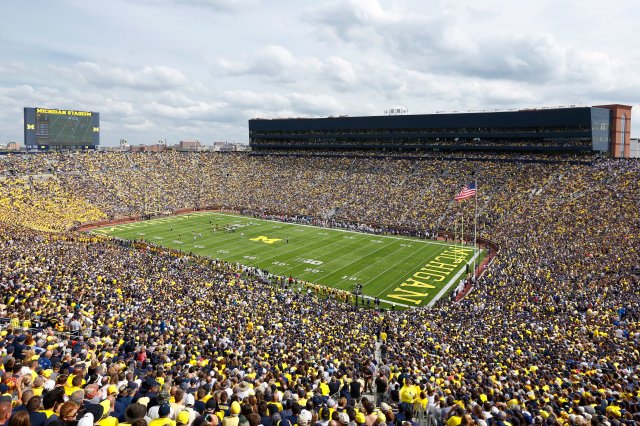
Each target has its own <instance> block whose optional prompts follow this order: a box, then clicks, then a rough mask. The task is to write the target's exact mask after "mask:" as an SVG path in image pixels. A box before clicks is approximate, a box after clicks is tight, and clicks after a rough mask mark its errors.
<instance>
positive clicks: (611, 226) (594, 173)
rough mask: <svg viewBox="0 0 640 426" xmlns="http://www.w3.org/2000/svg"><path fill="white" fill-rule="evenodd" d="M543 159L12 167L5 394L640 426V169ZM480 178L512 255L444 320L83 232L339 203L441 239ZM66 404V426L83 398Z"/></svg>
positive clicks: (2, 220) (1, 217) (484, 214)
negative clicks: (201, 214) (90, 224)
mask: <svg viewBox="0 0 640 426" xmlns="http://www.w3.org/2000/svg"><path fill="white" fill-rule="evenodd" d="M528 160H531V159H530V158H527V159H522V161H517V159H513V158H510V157H508V156H501V157H491V156H490V155H478V156H469V157H468V158H462V159H459V160H457V161H451V158H438V157H428V156H424V157H416V158H408V157H400V156H387V157H374V156H366V155H355V156H350V157H332V156H323V155H305V156H279V155H265V156H252V155H246V154H225V155H222V154H213V153H180V152H167V153H162V154H123V153H90V154H75V155H65V154H46V155H38V156H24V155H22V156H20V155H15V156H6V157H3V158H2V160H1V161H0V265H1V266H2V268H1V270H0V288H1V289H2V295H3V301H2V302H3V304H2V305H1V306H0V316H2V317H3V318H6V321H7V324H6V325H5V326H4V329H3V331H2V337H0V339H1V340H0V345H1V347H0V350H2V355H3V356H4V358H3V367H2V371H4V373H3V374H2V384H3V385H6V389H4V388H3V392H2V393H3V394H7V395H9V396H10V397H13V398H17V397H18V396H22V395H24V394H25V393H26V394H27V395H29V394H28V393H27V392H24V391H25V390H30V389H31V390H33V391H34V393H36V394H40V395H45V400H47V396H46V395H47V394H49V395H50V397H49V400H51V399H53V398H54V396H55V392H57V391H56V386H59V387H61V388H63V389H64V391H65V392H68V393H67V395H68V396H70V401H72V402H73V401H75V402H78V403H80V405H82V407H84V409H83V410H81V411H80V416H85V415H87V414H86V413H93V414H92V418H91V419H89V418H88V417H87V418H85V420H86V421H87V422H96V423H98V424H103V425H106V424H107V423H109V422H111V423H112V424H116V422H117V421H120V422H125V421H126V422H127V423H132V424H133V422H134V420H135V419H136V417H135V416H134V414H135V413H134V411H136V410H135V409H134V408H139V407H137V405H136V404H134V402H143V403H146V408H145V407H143V409H142V410H143V411H142V416H140V417H143V416H144V413H147V415H148V416H149V418H148V421H151V420H152V419H153V418H155V417H158V416H160V417H162V416H168V417H169V418H172V419H174V420H178V421H185V419H187V420H186V422H187V423H186V424H189V425H191V424H195V425H196V426H199V425H201V424H204V423H207V424H214V425H215V424H218V423H219V422H221V423H223V424H225V423H226V424H227V425H231V424H235V423H234V422H235V421H236V420H235V419H234V417H235V416H238V417H239V420H237V422H239V423H243V424H250V425H252V426H257V425H258V424H263V425H264V426H269V425H270V424H272V425H273V424H276V422H278V421H280V425H284V424H286V423H283V421H285V419H286V421H290V422H291V424H305V422H311V423H313V424H315V423H316V422H318V423H320V424H322V425H323V426H325V425H328V424H329V422H330V421H333V422H335V423H332V424H336V425H337V424H338V423H343V424H344V425H346V424H349V425H351V424H358V425H361V424H366V425H367V426H372V425H374V424H377V425H382V424H386V423H391V422H395V423H396V424H398V425H401V426H404V425H406V424H405V423H403V422H405V421H408V422H412V424H414V425H415V424H417V423H420V424H423V425H426V424H438V425H443V424H447V425H448V426H449V425H456V426H457V425H458V424H497V425H502V424H505V425H506V424H511V425H515V424H518V425H522V424H532V423H536V424H562V425H573V424H607V423H609V424H635V423H634V422H638V421H640V403H639V401H640V381H639V379H638V376H639V375H640V367H639V366H640V349H639V347H638V344H639V339H640V327H639V326H640V323H639V319H640V311H639V308H638V306H640V289H639V288H638V286H637V281H636V278H634V274H635V271H636V268H637V267H638V264H639V263H640V252H639V250H640V214H639V213H638V212H639V211H640V201H639V199H638V195H637V194H638V193H639V190H640V180H639V179H638V177H639V176H640V162H638V161H621V160H608V159H605V160H597V161H593V162H591V161H585V162H580V161H574V162H571V161H565V160H561V161H558V162H551V163H547V162H530V161H528ZM473 180H477V182H478V213H479V233H480V235H482V236H484V237H487V238H490V239H492V240H494V241H496V242H497V243H498V244H499V246H500V254H499V256H497V257H496V258H495V260H494V262H493V264H492V265H491V266H490V267H489V269H488V270H487V272H486V274H485V275H484V276H483V277H482V278H481V279H480V280H479V281H478V282H477V284H476V286H475V287H474V288H473V290H472V291H471V293H470V294H469V295H468V296H467V297H466V298H464V299H463V300H462V301H461V302H459V303H451V302H450V301H444V300H443V301H441V302H439V303H438V304H437V305H436V306H435V307H434V308H433V309H429V310H410V311H402V312H386V313H384V314H382V313H379V312H376V311H374V310H366V309H363V310H358V311H353V310H352V309H351V308H350V307H348V306H347V305H345V304H342V303H339V302H336V301H332V300H318V299H316V298H314V297H313V296H312V295H309V294H306V293H304V292H303V293H298V292H296V291H292V290H281V289H279V288H277V287H274V286H270V285H267V284H264V283H262V282H261V281H260V280H259V279H258V277H256V276H255V275H254V274H253V272H252V270H251V269H250V268H245V267H243V266H241V265H235V264H227V263H225V262H222V261H215V260H211V259H205V258H199V257H197V256H182V255H180V254H176V253H175V252H171V251H168V250H167V251H164V250H159V249H153V250H151V249H145V248H143V247H142V246H137V247H127V246H125V245H123V244H121V243H116V242H113V241H111V240H110V239H109V238H106V237H97V236H90V235H86V234H82V233H77V232H73V231H69V229H70V228H72V227H73V226H74V225H76V224H78V223H81V222H87V221H93V220H98V219H102V218H105V217H111V218H114V217H119V216H129V215H140V214H143V213H147V212H160V211H174V210H177V209H182V208H205V207H207V206H223V207H226V208H230V209H231V208H232V209H238V210H239V209H250V210H253V211H264V212H272V213H273V212H279V213H285V214H305V215H311V216H317V217H319V216H321V215H322V214H323V213H325V212H327V211H330V210H332V209H335V210H334V213H335V217H334V219H333V220H336V221H340V220H346V221H355V222H359V223H370V224H371V223H374V224H380V225H384V226H387V227H394V226H409V227H416V228H420V229H424V230H426V231H429V232H434V231H437V230H449V229H450V227H451V226H452V224H453V223H454V222H455V220H456V217H457V216H459V215H460V214H464V215H465V217H466V220H471V219H472V217H473V213H474V209H473V204H472V203H470V202H469V203H467V204H463V205H457V204H456V203H455V202H453V201H452V199H453V196H454V195H455V193H456V192H457V191H458V190H459V189H460V188H461V187H462V186H463V185H464V184H467V183H469V182H470V181H473ZM43 231H57V232H55V233H48V232H43ZM25 321H26V324H25ZM30 328H36V329H35V330H30ZM12 373H16V374H19V376H15V377H14V376H13V374H12ZM74 375H78V376H80V377H81V378H82V379H78V382H79V383H80V384H79V385H78V384H76V385H74V384H73V383H72V382H73V376H74ZM82 380H84V381H85V382H84V384H82V383H83V382H82ZM16 381H17V382H19V384H17V383H16ZM336 382H337V384H336ZM383 382H384V383H383ZM87 385H88V386H87ZM91 385H95V387H96V388H98V389H101V393H99V394H96V393H94V392H93V387H91ZM83 386H84V394H83V395H80V397H78V394H74V391H78V390H80V388H82V387H83ZM377 387H379V390H380V391H378V389H376V388H377ZM43 389H46V390H43ZM60 392H62V391H60ZM358 392H359V393H360V394H366V395H367V396H369V398H367V400H366V401H364V400H363V401H360V398H359V396H360V395H357V394H358ZM62 393H64V392H62ZM183 394H187V395H193V400H195V401H192V398H191V397H188V398H186V399H184V397H183V396H182V395H183ZM74 395H75V399H74ZM225 395H226V396H225ZM341 397H344V398H345V401H344V403H343V401H341ZM78 398H79V399H78ZM47 401H48V400H47ZM83 401H84V402H83ZM105 401H107V402H106V403H105ZM235 401H238V402H239V403H240V405H239V407H237V408H236V406H235V405H234V404H233V402H235ZM383 402H384V405H383V404H382V403H383ZM165 403H166V404H167V407H168V408H166V407H165V406H164V404H165ZM3 404H5V402H4V399H3V400H0V415H1V414H2V413H3V411H2V410H3ZM19 404H20V403H19V402H18V401H16V402H15V403H14V405H15V406H17V405H19ZM55 404H56V405H53V406H54V407H57V408H58V411H57V414H56V415H57V416H62V413H61V411H60V410H59V408H61V407H64V404H69V402H64V400H63V397H62V395H60V396H57V397H56V399H55ZM370 404H374V405H376V406H379V407H381V408H386V407H385V406H386V405H387V404H388V405H390V406H391V408H392V409H393V410H391V411H388V410H384V409H383V410H380V411H379V412H378V411H374V409H373V407H370ZM190 405H192V407H190ZM68 407H71V406H68ZM98 407H99V408H98ZM128 407H129V408H128ZM154 407H159V408H155V410H154ZM276 407H277V408H276ZM45 408H46V407H45ZM71 408H73V407H71ZM76 408H77V407H76ZM165 408H166V410H168V411H166V410H165ZM301 409H304V410H303V411H302V413H301V411H300V410H301ZM182 410H186V412H188V413H189V416H188V417H185V416H186V415H183V416H180V414H181V412H182ZM305 410H306V411H305ZM323 410H328V411H329V412H330V415H329V418H330V420H327V419H325V420H323V418H324V416H323ZM14 411H15V408H14ZM63 411H64V410H63ZM165 411H166V412H167V414H166V415H165V414H162V413H165ZM236 411H237V412H236ZM64 412H65V413H66V411H64ZM45 413H46V414H47V416H48V417H51V414H52V412H51V410H50V411H49V412H47V411H46V410H45ZM208 413H211V414H212V415H214V416H208V415H207V414H208ZM342 413H344V414H345V416H342V415H341V414H342ZM216 414H217V415H218V416H219V417H215V415H216ZM254 414H255V415H254ZM307 414H308V415H309V420H307ZM414 414H415V415H416V417H415V419H413V420H412V415H414ZM14 415H15V414H14ZM87 416H88V415H87ZM256 416H257V417H256ZM96 417H102V419H99V418H96ZM140 417H137V418H140ZM116 419H117V420H116ZM224 419H226V421H225V420H224ZM269 422H271V423H269Z"/></svg>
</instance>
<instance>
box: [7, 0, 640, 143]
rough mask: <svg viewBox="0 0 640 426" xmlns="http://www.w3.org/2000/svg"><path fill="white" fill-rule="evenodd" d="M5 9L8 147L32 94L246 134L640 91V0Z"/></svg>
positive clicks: (609, 99)
mask: <svg viewBox="0 0 640 426" xmlns="http://www.w3.org/2000/svg"><path fill="white" fill-rule="evenodd" d="M0 17H1V18H0V23H1V25H0V143H7V142H9V141H18V142H20V143H21V144H22V142H23V130H22V129H23V124H22V120H23V118H22V117H23V107H25V106H33V107H35V106H38V107H47V108H61V109H79V110H90V111H98V112H100V114H101V115H100V119H101V144H102V145H105V146H113V145H116V144H117V143H118V141H119V140H120V139H126V140H128V141H129V142H130V143H134V144H135V143H154V142H156V141H158V140H159V139H165V138H166V139H167V141H168V143H169V144H174V143H177V142H178V141H180V140H193V139H198V140H200V141H202V142H204V143H207V144H209V143H211V142H213V141H230V142H241V143H246V142H247V141H248V129H247V120H248V119H249V118H251V117H265V118H268V117H293V116H304V117H323V116H329V115H343V114H347V115H351V116H357V115H380V114H382V113H383V111H384V110H385V109H387V108H391V107H405V108H408V110H409V112H410V113H412V114H422V113H433V112H436V111H451V110H479V109H483V110H493V109H505V108H520V107H540V106H559V105H585V106H589V105H597V104H601V103H624V104H630V105H636V104H638V103H640V48H638V40H639V37H638V36H637V32H636V30H635V28H636V25H637V22H638V20H639V19H640V1H637V0H615V1H609V2H604V1H601V0H537V1H524V0H480V1H470V0H447V1H440V0H335V1H334V0H330V1H327V0H317V1H311V0H270V1H267V0H129V1H120V0H108V1H92V0H90V1H87V0H82V1H80V0H56V1H50V0H49V1H44V0H32V1H2V2H0ZM639 113H640V109H638V108H634V114H635V115H636V116H635V117H633V128H632V137H638V136H640V116H638V115H637V114H639Z"/></svg>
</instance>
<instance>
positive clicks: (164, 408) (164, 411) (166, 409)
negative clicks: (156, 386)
mask: <svg viewBox="0 0 640 426" xmlns="http://www.w3.org/2000/svg"><path fill="white" fill-rule="evenodd" d="M170 412H171V406H170V405H169V404H167V403H165V404H162V405H161V406H160V408H159V409H158V414H159V415H160V417H164V416H168V415H169V413H170Z"/></svg>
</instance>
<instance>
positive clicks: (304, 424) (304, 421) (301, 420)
mask: <svg viewBox="0 0 640 426" xmlns="http://www.w3.org/2000/svg"><path fill="white" fill-rule="evenodd" d="M312 418H313V416H312V415H311V412H310V411H308V410H302V411H301V412H300V414H299V415H298V426H309V425H310V424H311V419H312Z"/></svg>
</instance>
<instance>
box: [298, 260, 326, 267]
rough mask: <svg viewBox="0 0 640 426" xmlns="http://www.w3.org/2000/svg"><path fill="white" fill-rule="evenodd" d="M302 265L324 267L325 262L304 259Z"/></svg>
mask: <svg viewBox="0 0 640 426" xmlns="http://www.w3.org/2000/svg"><path fill="white" fill-rule="evenodd" d="M302 263H307V264H309V265H315V266H318V265H322V264H323V263H324V262H322V261H320V260H313V259H302Z"/></svg>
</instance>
